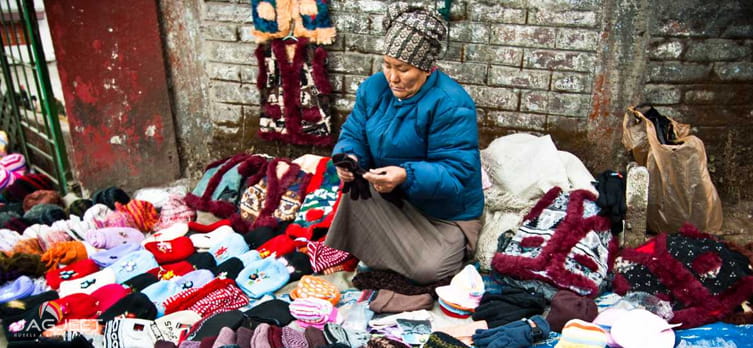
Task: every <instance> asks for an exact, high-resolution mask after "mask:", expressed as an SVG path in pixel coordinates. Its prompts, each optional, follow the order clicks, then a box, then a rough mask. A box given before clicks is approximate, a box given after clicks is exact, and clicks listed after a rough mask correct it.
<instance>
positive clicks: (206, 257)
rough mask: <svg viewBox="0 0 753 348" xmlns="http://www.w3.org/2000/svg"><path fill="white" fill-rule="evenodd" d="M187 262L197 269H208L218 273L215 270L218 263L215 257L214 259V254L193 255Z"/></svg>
mask: <svg viewBox="0 0 753 348" xmlns="http://www.w3.org/2000/svg"><path fill="white" fill-rule="evenodd" d="M186 261H188V262H189V263H190V264H192V265H193V267H194V268H196V269H206V270H210V271H212V272H213V273H215V274H216V273H217V272H216V271H215V269H216V268H217V263H216V262H215V261H214V257H212V254H210V253H207V252H203V253H193V254H192V255H191V256H189V257H188V258H187V259H186Z"/></svg>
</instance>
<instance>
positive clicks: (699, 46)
mask: <svg viewBox="0 0 753 348" xmlns="http://www.w3.org/2000/svg"><path fill="white" fill-rule="evenodd" d="M657 5H658V6H657V8H656V14H657V15H656V19H655V21H654V25H652V28H651V39H650V42H649V46H648V51H649V62H648V66H647V71H646V84H645V89H644V93H645V99H646V100H647V101H649V102H651V103H653V104H655V105H659V107H657V109H658V110H659V111H660V112H661V113H663V114H665V115H667V116H670V117H673V118H675V119H677V120H678V121H680V122H685V123H690V124H691V125H693V131H694V134H695V135H697V136H699V137H700V138H701V139H702V140H703V141H704V142H705V145H706V152H707V154H708V157H709V169H710V171H711V176H712V178H713V179H714V181H715V182H716V186H717V189H718V190H719V191H720V193H721V194H722V196H723V197H725V198H726V199H727V201H736V200H739V199H747V200H749V199H751V198H753V192H751V189H750V188H749V187H747V188H746V184H745V183H748V185H749V184H750V183H753V164H751V163H750V161H749V160H746V159H750V158H753V137H752V136H751V134H753V60H751V59H752V58H751V57H753V55H752V54H751V53H752V52H753V40H752V39H753V22H751V19H750V16H751V15H753V4H751V3H750V2H747V3H745V2H743V1H739V2H738V1H725V2H723V3H722V4H718V3H714V4H711V3H706V2H704V1H690V3H683V4H682V5H680V4H671V3H669V2H666V3H661V4H657Z"/></svg>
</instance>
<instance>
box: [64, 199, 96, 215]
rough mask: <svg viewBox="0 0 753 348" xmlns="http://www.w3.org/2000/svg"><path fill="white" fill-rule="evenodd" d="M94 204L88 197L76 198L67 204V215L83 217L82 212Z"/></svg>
mask: <svg viewBox="0 0 753 348" xmlns="http://www.w3.org/2000/svg"><path fill="white" fill-rule="evenodd" d="M93 205H94V202H92V201H91V200H90V199H83V198H82V199H77V200H75V201H73V202H72V203H71V205H69V206H68V208H67V210H68V215H76V216H78V217H84V213H86V211H87V210H88V209H89V208H91V207H92V206H93Z"/></svg>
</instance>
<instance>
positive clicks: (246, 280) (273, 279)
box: [236, 257, 290, 298]
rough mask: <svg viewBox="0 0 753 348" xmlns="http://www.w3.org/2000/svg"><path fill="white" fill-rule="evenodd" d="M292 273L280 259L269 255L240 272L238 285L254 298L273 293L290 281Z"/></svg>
mask: <svg viewBox="0 0 753 348" xmlns="http://www.w3.org/2000/svg"><path fill="white" fill-rule="evenodd" d="M289 279H290V274H289V273H288V270H287V268H285V265H283V264H282V263H281V262H280V261H277V260H275V259H274V258H271V257H268V258H266V259H261V260H259V261H256V262H254V263H252V264H250V265H248V266H246V268H244V269H243V270H242V271H241V273H239V274H238V277H237V278H236V281H237V283H238V286H239V287H240V288H241V289H242V290H243V292H245V293H246V295H248V296H249V297H252V298H261V297H262V296H264V295H266V294H271V293H273V292H275V291H277V290H278V289H280V288H281V287H283V286H284V285H285V284H287V283H288V280H289Z"/></svg>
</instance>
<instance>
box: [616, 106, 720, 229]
mask: <svg viewBox="0 0 753 348" xmlns="http://www.w3.org/2000/svg"><path fill="white" fill-rule="evenodd" d="M670 121H671V123H672V126H673V129H674V134H675V136H676V139H677V141H676V142H677V145H665V144H661V143H660V142H659V139H658V138H657V137H656V129H655V127H654V124H653V123H652V122H651V121H650V120H649V119H647V118H646V117H645V116H644V115H643V114H642V113H641V112H640V111H638V110H636V109H635V108H632V107H629V108H628V111H627V112H626V113H625V117H624V119H623V124H622V127H623V132H622V144H623V145H625V148H626V149H628V150H629V151H632V152H633V156H634V157H635V160H636V161H637V162H638V164H640V165H643V166H646V168H647V169H648V172H649V188H648V210H647V217H646V219H647V221H646V222H647V225H648V229H649V230H650V231H653V232H657V233H661V232H667V233H672V232H676V231H677V230H678V229H679V228H680V227H681V226H682V225H683V224H684V223H686V222H689V223H691V224H693V225H694V226H696V227H697V228H698V229H699V230H701V231H704V232H708V233H719V232H720V231H721V228H722V202H721V200H720V199H719V195H718V193H717V192H716V187H714V183H713V182H712V181H711V176H710V175H709V170H708V166H707V163H706V161H707V159H706V149H705V147H704V146H703V142H702V141H701V139H699V138H698V137H696V136H693V135H690V134H689V133H690V126H689V125H687V124H682V123H679V122H676V121H674V120H672V119H670Z"/></svg>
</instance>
